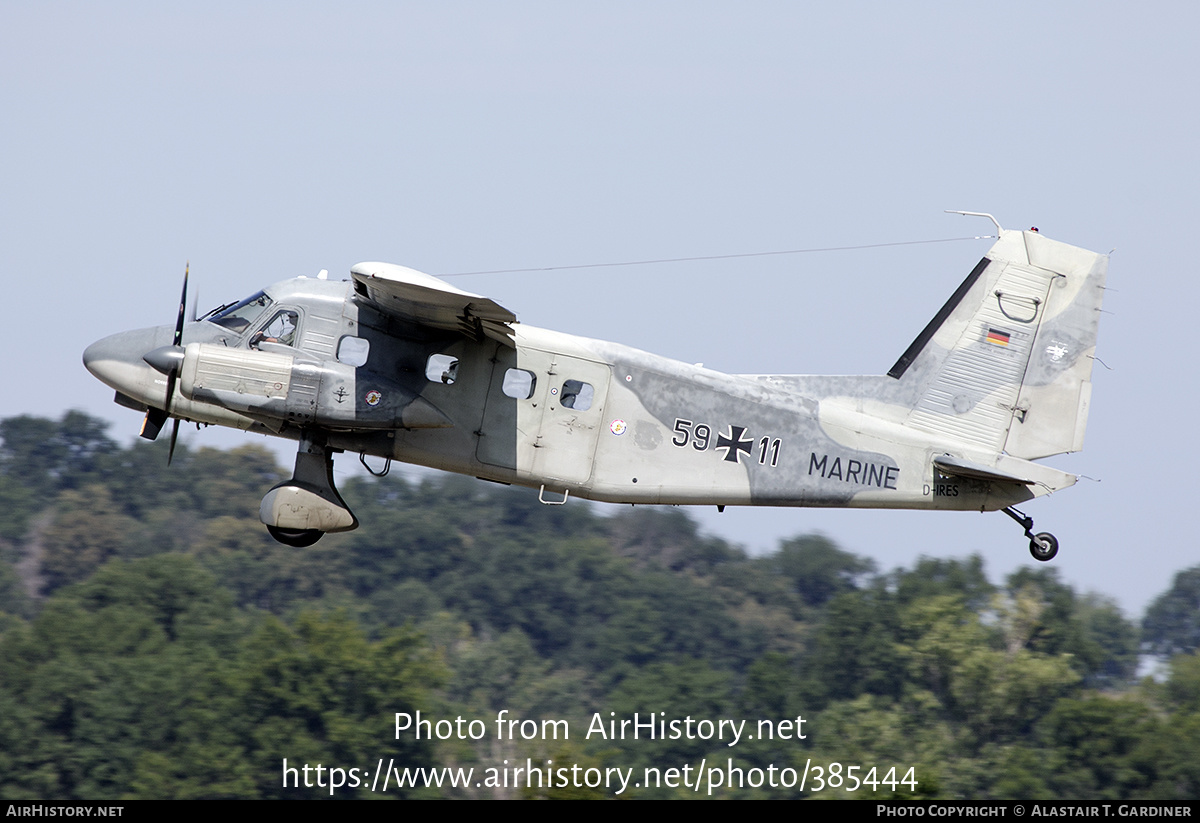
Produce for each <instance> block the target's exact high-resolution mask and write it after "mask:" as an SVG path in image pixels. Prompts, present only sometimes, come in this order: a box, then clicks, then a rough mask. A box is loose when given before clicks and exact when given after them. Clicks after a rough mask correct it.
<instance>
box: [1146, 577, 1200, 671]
mask: <svg viewBox="0 0 1200 823" xmlns="http://www.w3.org/2000/svg"><path fill="white" fill-rule="evenodd" d="M1142 647H1143V648H1144V649H1145V650H1146V651H1147V652H1149V653H1151V654H1157V655H1161V656H1164V657H1167V656H1170V655H1173V654H1180V653H1187V652H1193V651H1196V650H1197V649H1200V566H1192V567H1191V568H1189V569H1184V570H1183V571H1181V572H1179V573H1178V574H1176V575H1175V579H1174V581H1173V582H1172V583H1171V588H1170V589H1168V590H1167V591H1165V592H1163V593H1162V594H1160V595H1159V596H1158V597H1157V598H1155V599H1154V602H1153V603H1151V604H1150V607H1149V608H1148V609H1146V616H1145V617H1144V618H1143V619H1142Z"/></svg>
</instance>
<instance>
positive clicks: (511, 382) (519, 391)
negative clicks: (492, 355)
mask: <svg viewBox="0 0 1200 823" xmlns="http://www.w3.org/2000/svg"><path fill="white" fill-rule="evenodd" d="M536 385H537V377H535V376H534V374H533V372H529V371H525V370H524V369H509V370H508V371H506V372H505V373H504V383H503V384H502V385H501V387H500V390H501V391H503V392H504V393H505V394H506V395H508V396H509V397H514V398H516V399H517V400H528V399H529V398H531V397H533V387H534V386H536Z"/></svg>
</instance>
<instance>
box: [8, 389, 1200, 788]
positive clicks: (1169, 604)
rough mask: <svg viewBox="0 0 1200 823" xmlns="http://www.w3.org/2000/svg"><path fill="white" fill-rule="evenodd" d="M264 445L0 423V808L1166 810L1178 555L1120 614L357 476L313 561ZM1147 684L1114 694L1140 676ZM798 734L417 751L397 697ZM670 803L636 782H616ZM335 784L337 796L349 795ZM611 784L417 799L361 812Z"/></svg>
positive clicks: (1189, 724)
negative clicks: (824, 776) (1025, 801)
mask: <svg viewBox="0 0 1200 823" xmlns="http://www.w3.org/2000/svg"><path fill="white" fill-rule="evenodd" d="M285 476H286V473H285V471H284V470H282V469H281V468H280V467H279V466H278V465H277V464H276V462H275V460H274V458H273V457H272V456H271V455H270V454H269V453H268V452H266V451H264V450H262V449H260V448H255V447H244V448H238V449H234V450H231V451H222V450H215V449H203V448H202V449H197V450H191V449H188V448H186V447H183V446H181V447H180V448H179V449H178V451H177V453H176V455H175V459H174V461H173V464H172V466H171V467H170V468H169V469H168V468H167V466H166V460H165V452H164V448H163V446H162V445H161V444H150V443H144V442H138V443H135V444H133V445H130V446H121V445H119V444H118V443H116V442H115V441H114V440H112V439H111V438H110V437H109V436H108V434H107V432H106V427H105V424H104V423H103V422H101V421H98V420H96V419H94V418H90V417H88V416H87V415H85V414H82V413H80V412H68V413H67V414H65V415H64V416H63V417H62V418H61V419H59V420H49V419H43V418H35V417H17V418H10V419H7V420H3V421H0V797H3V798H5V799H22V798H31V797H41V798H53V799H64V800H65V799H89V800H102V799H109V798H111V799H121V798H134V797H156V798H157V797H178V798H184V797H239V798H242V797H244V798H260V797H261V798H266V797H300V796H307V795H311V796H314V797H321V796H324V797H327V796H329V792H328V789H325V788H320V787H315V786H313V787H299V788H295V787H290V788H286V789H285V788H284V787H283V786H282V782H281V780H280V771H281V763H282V761H283V758H285V757H286V758H287V759H288V762H289V763H296V762H301V763H305V762H307V763H313V764H315V763H318V762H320V763H325V764H339V765H345V766H356V767H362V766H364V765H365V764H368V763H374V762H376V761H377V760H378V759H379V758H380V757H381V756H384V757H386V758H388V759H390V760H391V761H392V762H393V763H394V764H396V765H403V766H405V767H413V768H416V767H430V766H438V767H440V766H446V765H462V766H467V767H470V766H474V767H479V768H483V767H487V766H489V765H494V764H495V763H497V762H499V761H501V760H503V759H508V760H510V761H512V762H516V761H517V760H518V759H519V760H520V761H521V762H525V760H526V759H527V758H528V759H531V760H533V761H538V762H545V761H546V760H553V761H555V762H559V763H578V764H590V765H592V766H595V767H597V768H604V767H607V766H619V767H623V768H635V769H637V770H639V772H640V770H642V769H644V768H647V767H667V766H682V765H684V764H686V763H698V762H699V761H701V760H704V759H713V760H712V762H716V761H717V760H719V761H720V762H722V763H724V762H725V759H728V758H730V757H732V758H734V759H735V760H736V761H737V763H738V765H739V766H741V767H743V768H747V769H749V768H760V769H767V768H768V767H772V766H773V767H776V768H785V767H790V768H793V769H796V768H800V767H801V766H803V765H804V764H805V763H810V764H819V765H822V767H823V768H833V767H834V764H841V765H839V766H837V767H836V768H839V769H840V768H843V767H844V766H846V765H859V766H861V767H862V770H863V772H864V773H865V772H866V770H867V769H868V768H870V767H871V766H879V767H882V768H881V770H880V772H879V774H880V776H882V774H883V771H884V770H885V769H886V768H887V767H889V766H896V767H902V768H900V773H901V774H903V773H904V772H905V770H907V769H908V768H910V767H912V768H913V771H914V774H915V778H916V780H915V785H911V784H910V785H897V783H896V781H895V780H893V782H892V783H891V784H890V785H887V784H881V783H879V782H878V781H876V784H875V785H874V786H865V787H863V786H860V787H859V788H858V789H856V791H855V792H853V793H851V792H848V791H846V788H847V786H846V784H843V785H842V786H841V787H840V788H837V787H835V788H826V789H824V790H821V791H813V789H812V786H811V785H810V786H808V787H807V788H806V789H805V791H803V792H801V791H800V790H799V789H798V788H797V787H791V788H788V787H782V786H779V787H774V788H772V787H771V786H765V785H764V786H758V787H752V786H745V785H744V786H740V787H737V786H735V787H728V786H726V787H722V789H721V790H720V791H719V792H718V793H717V794H718V796H723V797H760V796H761V797H765V796H779V797H795V796H820V797H824V796H829V797H857V798H865V797H890V796H901V797H904V796H919V797H927V798H965V797H971V798H991V797H994V798H1056V797H1061V798H1095V799H1126V798H1130V799H1132V798H1159V799H1165V798H1179V797H1182V798H1194V797H1196V796H1197V794H1198V793H1200V656H1198V654H1197V649H1198V648H1200V566H1196V567H1193V568H1190V569H1186V570H1183V571H1181V572H1180V573H1179V575H1177V577H1176V579H1175V582H1174V585H1173V586H1172V587H1171V588H1170V589H1169V590H1168V591H1167V592H1165V593H1163V594H1162V595H1161V596H1160V597H1159V598H1158V599H1157V600H1155V601H1154V603H1152V604H1151V606H1150V607H1149V608H1148V610H1147V612H1146V614H1145V615H1144V616H1143V617H1142V619H1141V620H1140V621H1133V620H1131V619H1129V618H1127V617H1126V616H1125V615H1123V614H1122V612H1121V610H1120V609H1119V608H1118V607H1117V606H1116V604H1115V602H1114V601H1113V600H1112V599H1111V598H1108V597H1105V596H1103V595H1100V594H1095V593H1080V592H1077V591H1075V589H1074V588H1073V587H1071V586H1069V585H1067V584H1066V583H1064V582H1063V581H1061V580H1060V579H1059V577H1058V575H1057V574H1056V572H1055V570H1054V569H1053V568H1046V567H1039V568H1036V569H1034V568H1032V567H1027V568H1022V569H1021V570H1019V571H1017V572H1015V573H1014V574H1012V575H1009V576H1008V577H1007V578H1006V579H1005V580H1003V581H1001V582H993V581H991V580H990V579H989V578H988V576H987V574H986V572H985V569H984V566H983V561H982V560H981V559H980V557H979V556H978V555H972V554H969V553H968V552H967V551H966V547H964V554H963V556H962V557H959V558H953V559H933V558H923V559H921V560H919V561H917V562H916V563H915V564H914V565H913V566H912V567H911V568H897V569H893V570H886V571H885V570H880V569H879V568H877V567H876V565H875V564H874V563H873V562H872V561H871V560H869V559H867V558H863V557H860V556H858V555H855V554H853V553H851V552H847V551H845V550H843V549H841V548H840V547H838V546H837V545H835V544H834V543H833V542H832V541H830V540H829V539H827V538H825V537H822V536H820V535H805V536H800V537H796V538H794V539H791V540H786V541H783V542H782V543H781V545H780V546H779V549H778V550H777V551H776V552H774V553H772V554H769V555H767V556H760V557H750V556H747V554H746V553H745V552H744V551H742V550H741V549H740V548H739V547H737V546H734V545H731V544H729V543H728V542H727V541H725V540H722V539H720V538H715V537H712V536H708V535H705V534H703V533H701V532H700V531H699V530H698V528H697V526H696V524H695V522H694V521H692V520H691V519H690V518H689V517H688V516H687V514H686V513H685V512H684V511H683V510H681V509H674V508H655V507H638V508H619V509H613V508H594V507H592V506H590V505H587V504H584V503H572V504H568V505H566V506H555V507H547V506H543V505H541V504H539V503H538V501H537V496H536V493H534V494H531V493H529V492H528V491H526V490H522V489H516V488H510V487H503V486H497V485H493V484H486V483H481V482H478V481H475V480H471V479H467V478H460V477H454V476H440V475H439V476H431V477H423V478H419V479H411V478H405V477H401V476H395V475H393V476H389V477H386V478H353V479H351V480H349V481H347V482H345V483H343V484H342V485H343V488H342V492H343V495H344V497H345V498H346V500H347V502H348V503H349V504H350V506H351V507H352V508H353V509H354V511H355V512H356V514H357V515H358V517H359V519H360V521H361V522H362V527H361V528H360V529H359V530H357V531H355V532H350V533H347V534H342V535H329V536H327V537H326V538H325V539H324V540H322V541H321V542H320V543H318V544H317V545H316V546H314V547H312V548H309V549H294V548H289V547H285V546H281V545H279V544H277V543H275V542H274V541H273V540H271V539H270V537H269V536H267V534H266V532H265V530H264V529H263V527H262V526H261V524H260V523H259V522H258V516H257V515H258V504H259V500H260V498H261V496H262V494H263V493H264V491H265V489H267V488H269V487H270V486H271V485H273V484H274V483H276V482H278V481H279V480H281V479H283V478H284V477H285ZM1147 655H1151V656H1155V657H1157V658H1158V659H1159V660H1160V661H1161V662H1162V671H1163V672H1164V673H1165V674H1164V675H1163V676H1160V677H1157V678H1138V676H1137V672H1138V666H1139V659H1144V657H1145V656H1147ZM502 710H507V711H508V712H509V715H508V716H509V717H517V718H526V719H560V718H570V719H571V721H572V723H573V724H575V725H576V727H577V728H578V730H579V731H582V729H583V728H586V726H587V719H588V718H590V717H592V716H593V715H594V714H595V713H597V712H600V713H603V716H604V717H609V716H610V714H609V713H610V712H611V713H612V714H611V716H612V717H618V718H619V717H631V716H633V715H634V714H635V713H640V714H641V715H643V716H644V715H646V714H647V713H649V712H662V713H663V714H662V717H664V718H668V719H669V718H683V717H687V716H690V717H693V718H709V719H715V718H743V719H747V720H748V721H749V724H750V725H753V724H754V723H755V722H757V720H759V719H767V720H771V721H782V720H785V719H787V718H793V719H794V718H796V717H799V716H803V717H804V718H805V720H806V723H805V730H806V732H807V737H806V738H805V739H804V740H803V741H799V740H796V739H785V738H779V737H777V738H775V739H771V738H770V737H767V736H764V737H763V738H758V739H754V740H742V741H740V742H739V743H738V744H737V746H736V747H735V748H729V747H727V746H726V745H725V744H724V743H723V742H720V741H715V740H712V739H703V738H701V737H699V736H693V737H681V738H677V739H666V740H654V741H649V740H645V739H644V738H643V739H639V740H636V741H634V740H629V739H608V738H600V737H599V736H593V738H592V739H587V740H585V739H583V736H582V734H573V735H572V736H571V738H570V739H569V740H544V739H540V738H539V739H532V740H523V739H518V740H507V741H498V740H496V739H495V737H494V735H490V734H489V735H488V736H486V738H484V739H481V740H471V739H459V738H458V737H452V738H450V739H446V740H436V739H435V740H420V741H418V740H415V739H413V738H412V736H401V737H396V736H395V735H394V734H393V733H392V718H393V716H394V714H395V713H396V712H406V713H415V712H417V711H421V712H422V713H423V716H425V717H435V718H454V717H456V716H461V717H464V718H467V719H471V718H480V719H484V720H490V719H493V718H495V717H496V715H497V713H498V712H500V711H502ZM679 792H682V793H685V794H688V795H690V794H691V792H690V791H685V790H682V789H679V788H669V787H666V786H659V787H650V788H647V787H642V788H640V789H631V790H630V791H629V792H628V794H630V795H632V796H642V797H662V796H667V797H669V796H673V795H674V794H676V793H679ZM368 794H370V792H369V791H368V790H367V788H366V787H365V786H359V787H356V788H351V787H347V788H345V789H343V790H341V791H339V792H338V793H337V796H341V797H356V796H367V795H368ZM411 795H416V796H449V797H460V796H511V797H541V796H598V797H604V796H611V795H610V794H609V793H607V792H605V791H603V790H598V789H588V788H587V787H570V788H558V787H556V788H547V787H542V788H540V789H539V788H536V787H534V788H527V787H501V788H493V787H474V786H468V787H457V788H450V787H443V788H441V789H419V790H408V791H399V792H397V791H395V790H393V791H392V792H390V793H389V795H388V796H411Z"/></svg>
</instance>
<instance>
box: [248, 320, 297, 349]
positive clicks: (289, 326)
mask: <svg viewBox="0 0 1200 823" xmlns="http://www.w3.org/2000/svg"><path fill="white" fill-rule="evenodd" d="M299 322H300V315H299V314H298V313H297V312H294V311H279V312H276V313H275V316H274V317H272V318H271V320H270V321H269V322H268V323H267V325H265V326H263V327H262V328H261V329H259V330H258V331H256V332H255V333H254V335H253V336H252V337H251V338H250V348H252V349H253V348H257V347H258V344H259V343H281V344H283V345H285V346H294V345H296V326H297V324H298V323H299Z"/></svg>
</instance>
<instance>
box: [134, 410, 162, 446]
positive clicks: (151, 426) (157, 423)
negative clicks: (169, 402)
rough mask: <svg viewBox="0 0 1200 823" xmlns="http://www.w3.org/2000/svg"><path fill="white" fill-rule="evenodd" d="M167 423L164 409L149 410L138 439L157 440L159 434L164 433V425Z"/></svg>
mask: <svg viewBox="0 0 1200 823" xmlns="http://www.w3.org/2000/svg"><path fill="white" fill-rule="evenodd" d="M166 422H167V413H166V412H165V411H163V410H162V409H154V408H152V409H149V410H148V411H147V412H146V419H145V420H143V421H142V430H141V431H140V432H138V437H144V438H146V439H147V440H157V439H158V433H159V432H160V431H162V427H163V424H164V423H166Z"/></svg>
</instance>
